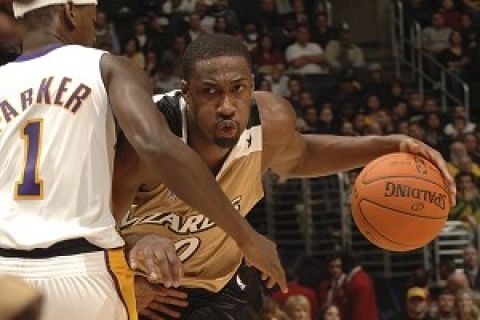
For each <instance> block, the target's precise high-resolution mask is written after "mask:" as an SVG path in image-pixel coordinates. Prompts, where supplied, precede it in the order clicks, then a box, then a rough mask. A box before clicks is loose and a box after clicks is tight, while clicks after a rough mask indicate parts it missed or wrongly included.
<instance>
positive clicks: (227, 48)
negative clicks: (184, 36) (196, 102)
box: [182, 33, 252, 81]
mask: <svg viewBox="0 0 480 320" xmlns="http://www.w3.org/2000/svg"><path fill="white" fill-rule="evenodd" d="M225 56H227V57H243V58H245V61H247V63H248V65H249V66H250V68H251V67H252V61H251V58H250V53H249V52H248V49H247V47H246V46H245V45H244V44H243V43H242V42H240V41H238V40H237V39H236V38H235V37H232V36H229V35H225V34H215V33H214V34H206V35H204V36H201V37H199V38H198V39H197V40H195V41H193V42H192V43H191V44H190V45H189V46H188V47H187V49H186V51H185V54H184V56H183V65H182V67H183V69H182V71H183V78H184V79H185V80H187V81H188V80H190V78H191V76H192V74H193V72H194V71H195V65H196V63H197V62H198V61H203V60H209V59H213V58H217V57H225Z"/></svg>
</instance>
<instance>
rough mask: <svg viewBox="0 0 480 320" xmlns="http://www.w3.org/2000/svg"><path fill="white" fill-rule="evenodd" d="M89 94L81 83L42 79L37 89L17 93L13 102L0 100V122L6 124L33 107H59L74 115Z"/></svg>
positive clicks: (49, 78)
mask: <svg viewBox="0 0 480 320" xmlns="http://www.w3.org/2000/svg"><path fill="white" fill-rule="evenodd" d="M91 93H92V89H91V88H90V87H88V86H87V85H85V84H83V83H80V84H77V85H73V84H72V79H71V78H67V77H64V78H63V79H60V78H54V77H48V78H43V79H42V80H41V81H40V83H39V85H38V87H36V88H29V89H27V90H25V91H23V92H19V93H18V99H15V101H13V100H12V101H7V100H0V116H2V117H3V120H4V121H2V119H0V122H5V123H7V124H8V123H9V122H10V121H12V120H13V119H15V118H16V117H17V116H18V115H19V114H20V113H22V112H24V111H25V110H27V109H28V108H29V107H31V106H33V105H36V106H59V107H62V108H64V109H66V110H69V111H71V112H72V113H74V114H75V113H77V111H78V110H79V109H80V108H81V107H82V105H83V102H85V100H87V99H88V97H89V96H90V94H91Z"/></svg>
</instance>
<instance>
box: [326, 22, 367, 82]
mask: <svg viewBox="0 0 480 320" xmlns="http://www.w3.org/2000/svg"><path fill="white" fill-rule="evenodd" d="M325 56H326V59H327V62H328V64H329V66H330V67H331V68H332V69H333V70H334V71H335V72H337V73H341V72H343V71H345V70H349V69H352V68H353V69H354V70H359V69H362V68H363V67H364V66H365V56H364V54H363V50H362V49H361V48H360V47H358V46H357V45H356V44H355V43H354V42H353V37H352V33H351V31H350V29H349V28H344V29H342V30H340V35H339V39H338V40H332V41H330V42H329V43H328V45H327V47H326V49H325Z"/></svg>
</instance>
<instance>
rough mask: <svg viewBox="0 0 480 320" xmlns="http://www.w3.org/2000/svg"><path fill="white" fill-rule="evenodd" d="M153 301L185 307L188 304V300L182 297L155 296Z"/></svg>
mask: <svg viewBox="0 0 480 320" xmlns="http://www.w3.org/2000/svg"><path fill="white" fill-rule="evenodd" d="M155 301H156V302H158V303H161V304H164V305H172V306H177V307H182V308H185V307H187V306H188V301H187V300H184V299H177V298H174V297H155Z"/></svg>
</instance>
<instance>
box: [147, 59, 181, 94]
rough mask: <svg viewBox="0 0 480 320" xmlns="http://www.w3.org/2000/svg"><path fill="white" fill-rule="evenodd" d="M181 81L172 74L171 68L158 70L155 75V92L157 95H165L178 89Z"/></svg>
mask: <svg viewBox="0 0 480 320" xmlns="http://www.w3.org/2000/svg"><path fill="white" fill-rule="evenodd" d="M181 82H182V81H181V79H180V78H179V77H177V76H176V75H175V74H173V70H172V67H167V66H165V67H162V68H158V69H157V71H156V73H155V85H154V88H155V91H156V92H157V94H160V93H166V92H169V91H172V90H175V89H178V88H180V86H181Z"/></svg>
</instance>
